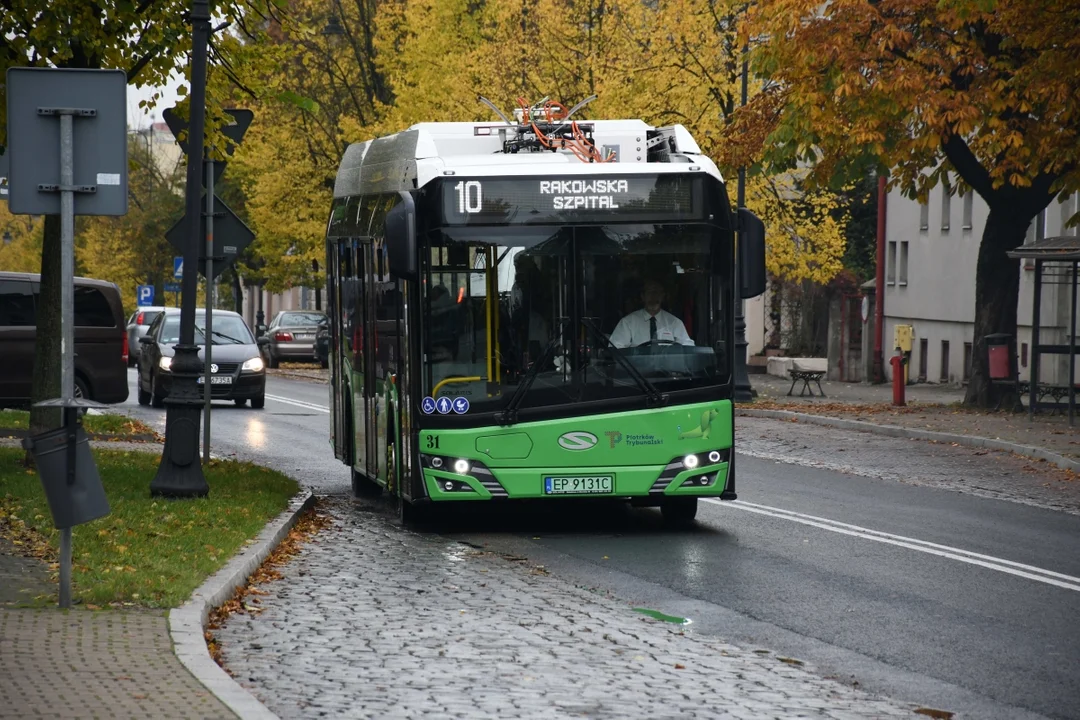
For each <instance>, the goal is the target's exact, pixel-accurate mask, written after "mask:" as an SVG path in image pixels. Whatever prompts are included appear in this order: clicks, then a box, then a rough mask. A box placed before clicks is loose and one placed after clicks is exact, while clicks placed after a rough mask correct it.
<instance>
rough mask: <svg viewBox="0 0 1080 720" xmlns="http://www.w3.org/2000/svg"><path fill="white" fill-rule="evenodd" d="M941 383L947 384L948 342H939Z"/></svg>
mask: <svg viewBox="0 0 1080 720" xmlns="http://www.w3.org/2000/svg"><path fill="white" fill-rule="evenodd" d="M941 382H943V383H947V382H949V341H948V340H942V341H941Z"/></svg>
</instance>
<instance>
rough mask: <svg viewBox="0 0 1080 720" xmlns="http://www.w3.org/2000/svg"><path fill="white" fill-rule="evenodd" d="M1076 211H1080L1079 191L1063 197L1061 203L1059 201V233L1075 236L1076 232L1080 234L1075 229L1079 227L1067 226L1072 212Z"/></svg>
mask: <svg viewBox="0 0 1080 720" xmlns="http://www.w3.org/2000/svg"><path fill="white" fill-rule="evenodd" d="M1077 211H1080V193H1073V194H1072V195H1070V196H1069V197H1067V198H1065V200H1063V201H1062V203H1061V234H1062V235H1073V236H1076V235H1077V234H1080V233H1078V232H1077V230H1080V228H1077V227H1068V222H1069V219H1070V218H1071V217H1072V216H1073V215H1074V214H1076V212H1077Z"/></svg>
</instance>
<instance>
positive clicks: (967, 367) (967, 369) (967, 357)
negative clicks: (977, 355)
mask: <svg viewBox="0 0 1080 720" xmlns="http://www.w3.org/2000/svg"><path fill="white" fill-rule="evenodd" d="M970 379H971V343H969V342H966V343H964V382H967V381H968V380H970Z"/></svg>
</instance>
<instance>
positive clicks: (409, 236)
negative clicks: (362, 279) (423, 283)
mask: <svg viewBox="0 0 1080 720" xmlns="http://www.w3.org/2000/svg"><path fill="white" fill-rule="evenodd" d="M398 195H400V196H401V202H399V203H398V204H396V205H394V207H393V208H391V209H390V211H389V212H388V213H386V221H385V231H386V234H385V235H384V237H385V238H386V255H387V258H388V259H389V261H390V272H391V274H393V275H396V276H397V277H399V278H403V279H405V280H415V279H416V274H417V268H416V265H417V252H416V203H414V202H413V197H412V195H411V194H410V193H408V192H399V193H398Z"/></svg>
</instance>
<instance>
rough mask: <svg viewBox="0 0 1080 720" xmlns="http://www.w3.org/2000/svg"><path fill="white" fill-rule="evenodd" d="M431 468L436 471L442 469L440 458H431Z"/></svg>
mask: <svg viewBox="0 0 1080 720" xmlns="http://www.w3.org/2000/svg"><path fill="white" fill-rule="evenodd" d="M431 467H433V468H435V469H436V470H438V469H439V468H441V467H442V458H441V457H438V456H436V457H433V458H431Z"/></svg>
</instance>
